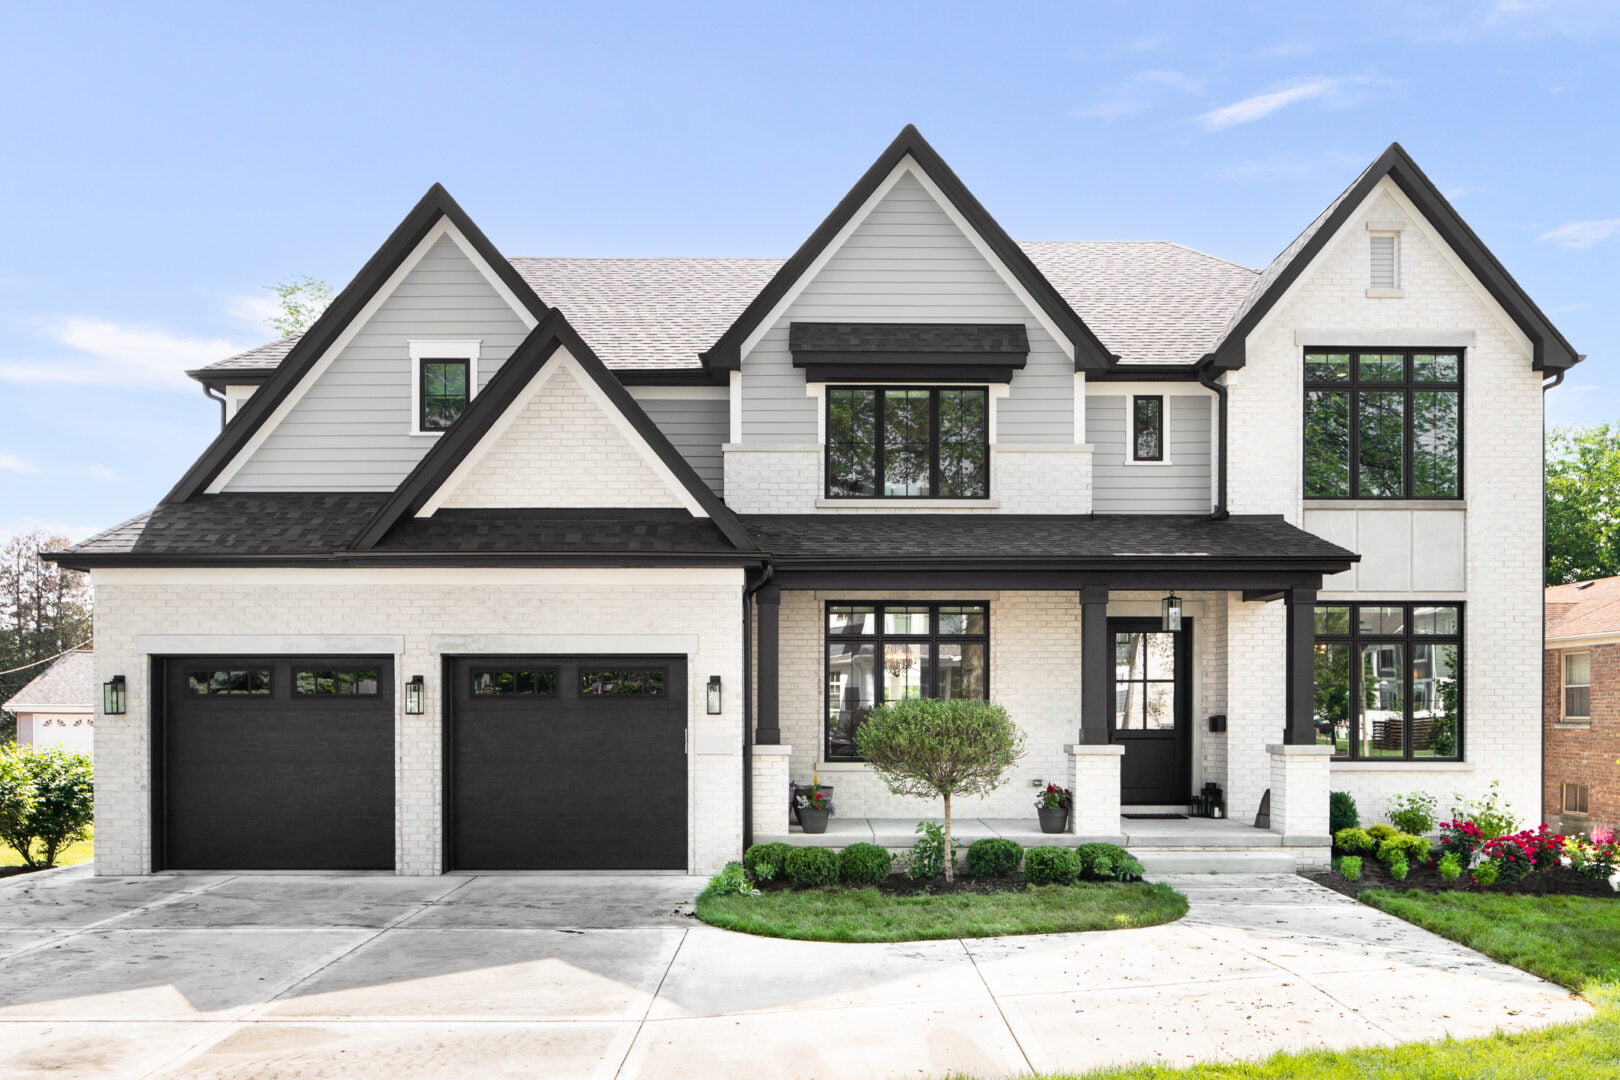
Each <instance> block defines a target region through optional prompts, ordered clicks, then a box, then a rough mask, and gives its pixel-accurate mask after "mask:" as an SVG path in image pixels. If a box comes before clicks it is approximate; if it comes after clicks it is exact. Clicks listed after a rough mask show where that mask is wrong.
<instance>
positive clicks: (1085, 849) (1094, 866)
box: [1074, 844, 1142, 881]
mask: <svg viewBox="0 0 1620 1080" xmlns="http://www.w3.org/2000/svg"><path fill="white" fill-rule="evenodd" d="M1074 853H1075V855H1076V856H1077V857H1078V858H1079V859H1080V876H1081V877H1082V878H1083V879H1085V880H1087V881H1137V880H1140V879H1141V877H1142V864H1141V863H1139V862H1137V861H1136V860H1135V859H1133V858H1132V857H1131V853H1130V852H1128V851H1126V850H1125V849H1124V848H1122V847H1120V846H1119V845H1118V844H1081V845H1080V846H1079V847H1077V848H1075V850H1074Z"/></svg>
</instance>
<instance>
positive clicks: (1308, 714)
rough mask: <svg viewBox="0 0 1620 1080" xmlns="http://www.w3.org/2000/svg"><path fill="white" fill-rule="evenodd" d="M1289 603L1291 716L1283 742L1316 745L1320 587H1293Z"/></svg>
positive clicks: (1288, 596) (1289, 595)
mask: <svg viewBox="0 0 1620 1080" xmlns="http://www.w3.org/2000/svg"><path fill="white" fill-rule="evenodd" d="M1283 602H1284V603H1285V604H1287V605H1288V632H1287V633H1288V638H1287V640H1288V645H1287V649H1288V659H1287V668H1288V716H1287V721H1286V726H1285V728H1284V731H1283V742H1284V743H1287V744H1288V745H1290V746H1315V745H1316V717H1315V712H1316V694H1315V689H1316V649H1315V645H1316V642H1315V633H1316V590H1315V589H1304V588H1298V589H1289V590H1288V593H1287V595H1286V596H1285V597H1284V598H1283Z"/></svg>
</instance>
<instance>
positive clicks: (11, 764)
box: [0, 746, 95, 870]
mask: <svg viewBox="0 0 1620 1080" xmlns="http://www.w3.org/2000/svg"><path fill="white" fill-rule="evenodd" d="M94 813H95V805H94V798H93V794H92V787H91V772H90V755H89V754H80V753H75V752H74V751H71V750H64V749H62V748H61V747H55V746H53V747H32V746H25V747H13V748H11V749H8V750H0V843H5V844H6V845H7V846H9V847H10V848H12V849H13V850H14V851H16V852H17V854H18V855H21V856H22V860H23V863H24V865H26V866H31V867H34V868H36V869H40V870H43V869H45V868H46V867H50V866H55V865H56V857H57V856H58V855H59V854H61V852H62V849H63V848H65V847H67V846H68V845H69V844H72V843H75V842H77V841H79V840H83V839H84V838H85V837H86V836H88V835H89V828H90V822H91V820H92V818H93V816H94Z"/></svg>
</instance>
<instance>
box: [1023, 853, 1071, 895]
mask: <svg viewBox="0 0 1620 1080" xmlns="http://www.w3.org/2000/svg"><path fill="white" fill-rule="evenodd" d="M1079 879H1080V856H1079V855H1077V854H1075V851H1074V849H1073V848H1066V847H1057V846H1055V845H1047V846H1045V847H1032V848H1030V849H1029V850H1028V851H1026V852H1024V880H1025V881H1027V882H1029V883H1030V884H1031V885H1073V884H1074V883H1075V882H1076V881H1078V880H1079Z"/></svg>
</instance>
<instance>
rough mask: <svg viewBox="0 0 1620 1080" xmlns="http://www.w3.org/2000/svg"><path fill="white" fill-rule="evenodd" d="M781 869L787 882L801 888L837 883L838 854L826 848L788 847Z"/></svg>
mask: <svg viewBox="0 0 1620 1080" xmlns="http://www.w3.org/2000/svg"><path fill="white" fill-rule="evenodd" d="M783 869H784V871H785V873H786V874H787V879H788V883H789V884H792V885H797V886H798V887H799V888H801V889H812V888H815V887H816V886H818V885H836V884H838V856H837V855H835V854H834V853H833V852H832V851H831V850H829V849H828V848H824V847H802V848H790V849H789V851H788V857H787V861H786V863H785V864H784V866H783Z"/></svg>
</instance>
